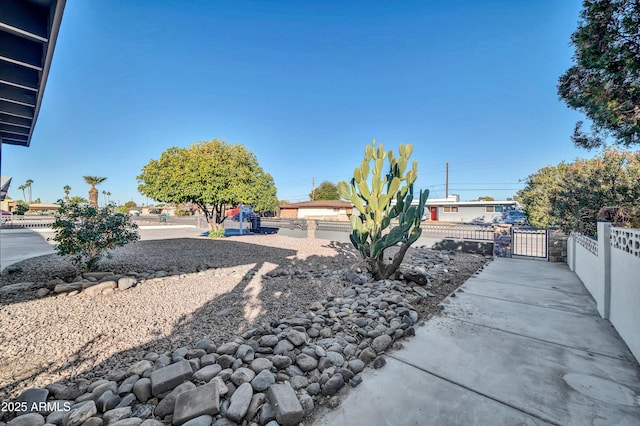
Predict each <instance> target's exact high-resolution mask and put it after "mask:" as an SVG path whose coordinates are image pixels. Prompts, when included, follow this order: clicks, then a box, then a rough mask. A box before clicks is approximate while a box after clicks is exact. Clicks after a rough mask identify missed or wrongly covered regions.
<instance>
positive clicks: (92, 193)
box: [82, 176, 107, 208]
mask: <svg viewBox="0 0 640 426" xmlns="http://www.w3.org/2000/svg"><path fill="white" fill-rule="evenodd" d="M82 178H83V179H84V181H85V182H87V183H88V184H89V185H91V189H90V190H89V205H90V206H92V207H96V208H97V207H98V190H97V189H96V185H99V184H101V183H102V182H104V181H105V180H107V178H106V177H101V176H82Z"/></svg>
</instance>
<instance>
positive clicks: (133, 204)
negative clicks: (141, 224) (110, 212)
mask: <svg viewBox="0 0 640 426" xmlns="http://www.w3.org/2000/svg"><path fill="white" fill-rule="evenodd" d="M124 206H125V207H126V208H128V209H132V208H134V207H138V205H137V204H136V202H135V201H133V200H131V201H127V202H126V203H124Z"/></svg>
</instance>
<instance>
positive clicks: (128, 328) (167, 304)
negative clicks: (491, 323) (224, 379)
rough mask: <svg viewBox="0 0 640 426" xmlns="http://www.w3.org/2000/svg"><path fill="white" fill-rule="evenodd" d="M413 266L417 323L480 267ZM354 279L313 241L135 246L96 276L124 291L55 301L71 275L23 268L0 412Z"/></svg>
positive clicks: (52, 260) (1, 330)
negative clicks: (24, 396) (38, 390)
mask: <svg viewBox="0 0 640 426" xmlns="http://www.w3.org/2000/svg"><path fill="white" fill-rule="evenodd" d="M427 255H428V256H427ZM425 256H427V257H425ZM427 258H428V259H441V260H439V261H438V262H436V263H433V262H431V263H425V261H424V259H427ZM416 259H422V260H421V262H422V263H421V265H422V266H421V267H420V268H422V269H420V272H421V273H422V275H423V276H425V277H427V278H426V280H427V281H428V283H426V285H424V286H423V287H424V290H421V291H422V292H427V293H428V297H427V296H426V295H425V297H418V296H416V298H415V300H414V303H413V306H415V310H416V311H417V313H418V316H419V318H420V320H424V319H426V318H428V316H429V315H431V314H433V313H435V312H437V311H438V304H439V302H440V301H441V300H442V299H443V298H444V297H446V295H448V294H450V293H451V292H452V291H454V290H455V289H456V288H457V287H458V286H459V285H461V284H462V283H463V282H464V281H465V280H466V279H467V278H468V277H469V276H470V275H472V274H473V273H474V272H476V271H477V270H478V269H479V268H481V267H482V265H483V264H484V263H485V262H486V261H487V258H486V257H485V256H482V255H474V254H464V253H453V252H437V253H436V254H433V251H432V250H427V249H421V248H412V249H411V250H410V251H409V252H408V254H407V256H406V257H405V262H404V263H403V266H402V268H403V269H404V270H405V271H409V270H411V268H412V267H413V265H412V262H413V261H415V260H416ZM425 265H432V267H431V268H429V267H427V266H425ZM362 268H363V265H362V262H361V259H360V258H359V257H358V255H357V252H356V251H355V249H354V248H353V247H352V246H351V245H350V244H345V243H337V242H331V241H327V240H320V239H298V238H290V237H284V236H278V235H268V236H264V235H256V236H244V237H232V238H225V239H223V240H211V239H207V238H181V239H171V240H156V241H139V242H136V243H133V244H130V245H128V246H126V247H122V248H120V249H118V250H116V251H115V252H114V254H113V257H112V258H111V259H106V260H105V261H104V262H103V263H102V265H101V268H100V269H101V270H105V271H110V272H112V273H113V274H116V276H115V278H116V279H118V278H121V277H132V278H135V280H136V282H137V285H135V286H134V287H132V288H128V289H126V290H122V291H121V290H118V289H117V287H116V289H109V291H103V292H99V293H91V294H88V292H84V291H83V292H77V291H72V292H61V293H57V294H56V293H55V292H54V291H53V290H54V288H55V286H56V285H59V284H61V283H65V282H68V281H72V280H73V277H74V273H73V270H72V269H71V268H70V267H69V266H68V265H67V264H66V263H65V262H64V261H63V260H62V259H61V258H60V257H58V256H57V255H47V256H41V257H38V258H32V259H28V260H26V261H23V262H20V263H18V264H16V265H13V268H12V270H13V271H14V272H12V273H7V272H6V271H5V273H4V274H3V276H2V280H1V282H0V324H1V326H0V359H1V360H2V362H0V400H1V399H8V398H15V397H16V396H17V395H18V394H20V392H21V391H23V390H24V389H26V388H30V387H44V386H46V385H48V384H51V383H54V382H60V383H69V382H72V381H75V380H78V379H79V378H84V379H87V380H89V381H93V380H96V379H100V378H105V377H107V376H108V375H109V374H110V373H111V372H113V371H115V370H118V369H125V370H126V369H127V368H128V367H129V366H131V365H133V364H134V363H136V362H138V361H140V360H142V359H143V358H144V357H145V355H146V354H148V353H149V352H155V353H158V354H162V353H171V352H173V351H175V350H176V349H178V348H181V347H193V346H194V345H195V343H196V342H198V341H200V340H201V339H210V340H211V341H213V342H214V343H215V344H216V345H221V344H223V343H224V342H227V341H231V340H232V339H233V338H234V337H235V336H239V335H241V334H242V333H244V332H246V331H247V330H249V329H251V328H252V327H256V326H258V325H265V324H266V325H268V324H269V323H270V322H273V321H277V320H278V319H281V318H285V317H291V316H293V315H294V314H296V312H298V313H299V312H304V311H308V309H309V307H310V306H311V305H312V304H313V303H314V302H316V303H317V302H318V301H323V300H327V298H329V299H332V298H333V297H338V296H341V295H342V294H343V292H344V291H345V289H347V288H349V287H350V286H352V285H353V284H354V282H356V283H357V282H358V280H360V279H366V273H365V272H363V271H362ZM407 273H408V272H407ZM362 277H364V278H362ZM113 278H114V277H110V278H109V279H113ZM94 280H95V278H94ZM422 284H425V283H422ZM8 289H11V290H8ZM44 289H47V290H44ZM416 291H418V289H416ZM419 294H422V293H420V292H419ZM302 361H303V360H301V362H302Z"/></svg>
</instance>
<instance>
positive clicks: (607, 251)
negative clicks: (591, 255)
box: [598, 222, 611, 319]
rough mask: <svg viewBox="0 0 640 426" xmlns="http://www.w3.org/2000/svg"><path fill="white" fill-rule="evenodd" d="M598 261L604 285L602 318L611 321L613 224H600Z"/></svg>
mask: <svg viewBox="0 0 640 426" xmlns="http://www.w3.org/2000/svg"><path fill="white" fill-rule="evenodd" d="M598 261H599V263H600V268H601V271H602V279H603V283H604V306H603V307H602V308H603V309H602V317H603V318H605V319H609V314H610V311H611V223H608V222H598Z"/></svg>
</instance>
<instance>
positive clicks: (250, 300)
mask: <svg viewBox="0 0 640 426" xmlns="http://www.w3.org/2000/svg"><path fill="white" fill-rule="evenodd" d="M327 247H329V248H332V249H334V250H335V251H336V255H335V256H315V255H313V256H310V257H308V258H306V259H304V260H300V259H295V255H296V251H294V250H290V249H281V248H275V247H268V246H262V245H257V244H249V243H243V242H237V241H227V240H210V239H178V240H160V241H142V242H137V243H135V244H131V245H130V246H127V247H123V248H122V249H120V250H118V251H116V253H114V256H113V258H112V259H109V260H108V261H107V262H105V263H104V264H103V265H102V268H101V269H104V270H111V271H117V272H118V273H126V272H129V271H131V270H136V271H139V270H147V269H154V268H157V267H163V268H165V270H167V271H169V270H171V269H172V267H173V266H176V267H178V269H179V272H181V273H196V272H198V271H204V274H205V275H206V276H210V277H211V283H212V284H215V280H216V277H215V275H214V274H213V273H210V274H208V272H211V271H215V268H219V267H225V268H228V267H234V266H241V265H245V266H246V265H253V266H251V267H250V269H249V270H248V271H247V272H246V273H244V275H243V276H242V278H241V279H240V281H239V282H238V284H236V285H235V286H234V288H233V289H232V290H231V291H229V292H227V293H226V294H222V295H220V296H218V297H215V298H213V299H211V300H210V301H208V302H207V303H206V304H204V305H203V306H200V307H199V308H197V309H195V310H194V311H193V312H192V313H191V314H190V315H187V316H183V317H182V318H180V319H179V320H178V322H177V324H176V325H175V327H174V328H173V330H172V332H171V333H170V335H168V336H162V337H158V338H157V339H155V340H152V341H149V342H147V343H143V344H140V345H139V346H137V347H134V348H131V349H128V350H125V351H121V352H118V353H115V354H113V355H111V356H110V357H109V359H107V360H106V361H104V362H102V363H100V364H97V365H94V366H93V367H92V368H89V369H86V364H85V369H82V368H83V367H81V365H82V364H84V363H86V362H89V363H90V364H94V363H95V359H96V355H97V353H98V352H100V351H101V350H102V349H103V348H108V347H109V340H108V337H107V336H105V335H104V334H100V335H95V336H87V337H88V339H89V340H88V341H87V343H86V345H85V346H84V347H83V348H82V349H81V350H78V351H76V352H75V353H74V354H73V355H72V356H71V357H69V359H66V360H64V362H59V363H54V362H49V363H48V365H40V366H29V367H28V368H24V369H22V370H21V371H22V373H20V372H19V371H15V373H14V374H13V377H12V379H13V380H12V381H11V382H10V383H0V399H2V398H7V397H10V396H13V397H15V396H17V395H18V394H19V393H20V391H21V390H23V389H25V388H27V387H29V384H30V383H32V382H33V380H34V379H37V378H38V377H39V376H40V375H47V376H51V375H56V376H58V377H61V380H60V382H62V383H65V382H73V381H74V380H75V379H78V378H86V379H88V380H95V379H98V378H103V377H106V375H107V374H108V373H109V372H111V371H112V370H113V369H114V366H116V365H117V366H119V368H122V369H125V370H126V369H127V368H128V366H130V365H131V364H133V363H134V362H136V361H138V360H141V359H143V356H144V354H145V353H147V352H148V351H150V350H154V351H157V352H158V353H163V352H165V351H174V350H175V349H177V348H179V347H182V346H189V347H194V346H195V344H196V342H197V341H198V340H200V339H202V338H211V339H212V340H213V341H214V343H215V344H216V345H220V344H222V343H224V342H227V341H229V340H231V339H232V338H233V337H235V336H239V335H240V334H242V332H244V331H246V330H247V329H249V328H251V327H255V326H256V325H259V324H260V325H264V326H266V327H269V323H270V322H271V321H272V320H277V319H279V318H276V317H275V316H274V312H278V313H279V314H280V316H281V317H282V318H284V316H291V315H293V314H294V313H295V312H296V311H307V306H308V304H310V303H312V302H314V301H321V300H322V299H324V298H325V297H327V296H330V295H331V294H329V293H328V292H327V289H326V288H324V287H323V286H322V278H321V276H322V274H323V273H325V272H330V271H337V270H339V269H341V268H344V259H345V256H347V258H348V259H351V258H352V259H353V261H354V262H355V261H356V259H357V256H356V254H355V253H354V251H353V250H349V247H351V246H350V245H349V244H344V243H336V242H331V243H329V244H328V246H327ZM167 249H170V251H171V253H172V255H171V256H170V258H167V256H166V254H163V253H166V252H167ZM141 252H144V253H145V256H144V257H143V258H142V259H141V260H140V261H139V262H137V263H136V265H137V266H136V265H132V264H131V260H130V257H131V256H132V255H136V256H139V254H140V253H141ZM339 258H341V259H340V260H339ZM30 262H31V263H30ZM52 263H54V264H55V265H56V266H55V267H54V270H56V269H55V268H57V267H59V268H60V271H63V270H64V265H65V264H64V262H62V261H61V260H60V259H59V258H57V256H55V255H52V256H43V257H41V258H35V259H30V260H28V261H25V262H22V266H23V267H24V268H25V269H26V270H29V269H31V268H33V267H35V268H37V267H38V265H41V264H47V265H48V266H49V267H51V264H52ZM130 268H135V269H130ZM26 270H25V272H24V273H23V274H26V273H27V271H26ZM296 271H298V272H299V271H304V273H303V274H297V273H296ZM177 273H178V271H176V272H175V273H174V275H175V274H177ZM266 273H268V274H269V275H270V277H269V278H263V277H262V274H266ZM32 276H33V275H32ZM32 276H29V277H32ZM3 278H4V277H3ZM17 279H18V281H14V282H20V281H19V280H20V277H18V278H17ZM3 284H4V283H3ZM146 285H153V284H152V283H151V284H144V285H143V286H146ZM341 285H342V284H338V286H341ZM31 293H33V294H30V293H29V292H27V293H26V294H23V295H22V296H23V297H22V298H20V299H18V298H17V297H14V298H9V299H12V301H11V300H9V299H7V300H2V301H1V302H0V310H2V305H7V304H10V303H16V302H23V301H25V296H26V300H31V299H33V298H35V291H32V292H31ZM10 296H11V295H10ZM49 297H51V296H49ZM66 297H76V296H66ZM80 297H83V296H80ZM93 297H103V296H93ZM109 297H112V296H109ZM185 297H188V295H185ZM59 300H60V304H61V305H62V304H64V300H65V298H64V297H61V298H60V299H59ZM87 300H88V301H90V300H92V299H89V298H88V299H87ZM247 307H250V308H252V309H250V311H251V312H249V313H247V312H246V308H247ZM239 312H241V313H242V320H240V321H236V319H237V318H238V315H237V314H238V313H239ZM221 330H224V331H222V332H221ZM0 337H2V334H0ZM43 338H46V336H45V337H43ZM6 344H8V342H1V341H0V347H2V346H4V345H6ZM2 352H3V350H2V349H0V358H4V356H3V355H2ZM5 361H9V360H7V359H6V358H5ZM13 361H14V362H17V361H16V360H13ZM24 361H27V360H26V359H25V360H24ZM69 371H74V372H75V374H74V376H73V377H67V375H68V374H69ZM47 383H48V382H47Z"/></svg>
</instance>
